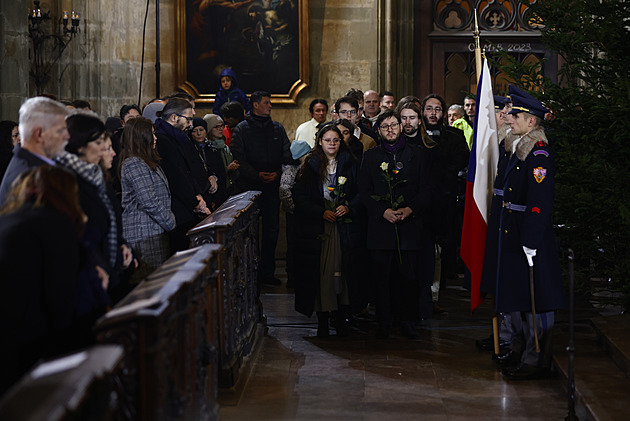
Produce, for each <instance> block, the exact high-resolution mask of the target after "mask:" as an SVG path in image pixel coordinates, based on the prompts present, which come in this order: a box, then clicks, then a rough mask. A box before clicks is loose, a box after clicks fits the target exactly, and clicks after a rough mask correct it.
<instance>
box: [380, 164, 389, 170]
mask: <svg viewBox="0 0 630 421" xmlns="http://www.w3.org/2000/svg"><path fill="white" fill-rule="evenodd" d="M388 168H389V163H387V162H381V169H382V170H383V171H387V169H388Z"/></svg>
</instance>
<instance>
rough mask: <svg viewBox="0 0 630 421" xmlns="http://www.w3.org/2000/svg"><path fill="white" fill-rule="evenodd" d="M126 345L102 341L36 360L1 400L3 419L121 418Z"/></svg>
mask: <svg viewBox="0 0 630 421" xmlns="http://www.w3.org/2000/svg"><path fill="white" fill-rule="evenodd" d="M123 364H124V362H123V348H122V347H121V346H118V345H98V346H94V347H91V348H88V349H86V350H82V351H78V352H76V353H73V354H71V355H67V356H64V357H60V358H56V359H54V360H49V361H46V362H43V363H40V364H38V365H37V366H35V367H34V368H33V369H32V370H31V371H29V372H28V373H27V374H26V375H24V377H22V379H21V380H20V381H19V382H18V383H17V384H16V385H14V386H13V387H12V388H11V390H9V391H8V392H7V394H6V395H5V396H4V398H3V399H2V402H0V420H3V421H13V420H16V421H18V420H19V421H31V420H32V421H39V420H54V421H64V420H68V421H70V420H94V421H107V420H118V419H121V418H120V417H119V416H118V414H119V409H120V408H119V406H118V405H119V401H120V399H121V397H122V395H123V394H124V391H122V390H121V388H120V382H119V379H120V377H119V375H120V373H122V372H123V370H124V366H123Z"/></svg>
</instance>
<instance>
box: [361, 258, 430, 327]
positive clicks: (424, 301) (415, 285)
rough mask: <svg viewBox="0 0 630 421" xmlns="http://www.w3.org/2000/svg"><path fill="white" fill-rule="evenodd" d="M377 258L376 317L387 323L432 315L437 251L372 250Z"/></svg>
mask: <svg viewBox="0 0 630 421" xmlns="http://www.w3.org/2000/svg"><path fill="white" fill-rule="evenodd" d="M370 255H371V257H372V262H373V270H374V284H375V291H374V296H375V304H376V319H377V321H378V323H379V324H380V325H382V326H385V327H391V325H392V322H393V321H394V320H395V321H401V322H416V321H418V320H420V319H428V318H431V315H432V314H433V301H432V299H431V284H432V283H433V271H434V264H435V263H434V258H435V257H434V253H433V249H432V248H431V249H429V250H427V251H424V250H422V251H404V250H403V251H402V252H401V257H402V262H401V259H400V258H399V255H398V251H397V250H370Z"/></svg>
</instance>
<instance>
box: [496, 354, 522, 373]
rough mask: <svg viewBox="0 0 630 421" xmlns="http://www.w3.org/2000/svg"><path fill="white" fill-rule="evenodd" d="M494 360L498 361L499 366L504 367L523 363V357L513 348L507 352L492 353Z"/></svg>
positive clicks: (513, 366) (512, 366)
mask: <svg viewBox="0 0 630 421" xmlns="http://www.w3.org/2000/svg"><path fill="white" fill-rule="evenodd" d="M492 360H493V361H494V362H495V363H497V365H498V366H499V367H504V368H508V369H510V368H516V367H518V366H519V364H520V363H521V357H520V356H519V355H518V354H517V353H516V352H514V351H512V350H511V349H510V350H508V351H505V352H502V353H500V354H499V355H497V354H492Z"/></svg>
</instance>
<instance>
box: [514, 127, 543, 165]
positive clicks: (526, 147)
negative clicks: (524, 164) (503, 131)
mask: <svg viewBox="0 0 630 421" xmlns="http://www.w3.org/2000/svg"><path fill="white" fill-rule="evenodd" d="M517 139H518V137H517V136H515V135H513V134H511V133H508V135H507V136H506V137H505V150H506V152H508V153H511V152H512V145H513V144H514V141H515V140H517ZM538 142H544V143H545V144H548V143H549V141H548V140H547V136H546V135H545V129H543V128H542V127H537V128H535V129H534V130H532V131H531V132H529V133H527V134H526V135H524V136H523V137H522V138H521V140H520V141H519V142H518V144H517V145H516V157H517V158H518V159H520V160H521V161H525V159H526V158H527V155H529V153H530V152H531V151H532V149H534V146H535V145H536V143H538Z"/></svg>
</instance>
